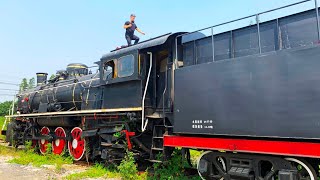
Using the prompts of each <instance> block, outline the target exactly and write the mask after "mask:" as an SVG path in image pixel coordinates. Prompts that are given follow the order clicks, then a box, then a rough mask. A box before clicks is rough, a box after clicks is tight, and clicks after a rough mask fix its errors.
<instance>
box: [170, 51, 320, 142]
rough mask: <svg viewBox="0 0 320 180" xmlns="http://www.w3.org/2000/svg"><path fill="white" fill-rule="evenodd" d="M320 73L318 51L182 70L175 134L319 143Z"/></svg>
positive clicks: (177, 77)
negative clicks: (287, 139)
mask: <svg viewBox="0 0 320 180" xmlns="http://www.w3.org/2000/svg"><path fill="white" fill-rule="evenodd" d="M319 69H320V47H319V46H316V47H308V48H302V49H294V50H283V51H277V52H273V53H269V54H263V55H257V56H247V57H242V58H236V59H234V60H226V61H219V62H214V63H206V64H200V65H195V66H190V67H185V68H180V69H178V70H176V73H175V106H174V107H175V110H174V113H175V124H174V131H175V132H176V133H192V134H210V135H232V136H234V135H235V136H254V137H258V136H259V137H290V138H315V139H319V137H320V133H319V127H320V121H319V119H320V111H319V109H318V108H319V107H320V95H319V93H318V92H319V91H320V71H319ZM199 120H201V122H200V121H199ZM207 120H211V121H212V123H210V122H211V121H209V122H207ZM205 121H206V123H205ZM199 125H200V126H199ZM209 126H212V128H210V127H209Z"/></svg>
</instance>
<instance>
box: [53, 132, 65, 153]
mask: <svg viewBox="0 0 320 180" xmlns="http://www.w3.org/2000/svg"><path fill="white" fill-rule="evenodd" d="M54 134H55V135H56V140H54V141H52V152H53V154H59V155H60V154H61V153H62V152H63V150H64V148H65V145H66V140H65V138H66V137H67V135H66V132H65V131H64V129H63V128H62V127H57V128H56V129H55V130H54Z"/></svg>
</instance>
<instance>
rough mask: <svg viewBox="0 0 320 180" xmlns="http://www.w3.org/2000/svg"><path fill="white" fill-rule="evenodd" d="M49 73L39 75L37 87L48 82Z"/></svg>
mask: <svg viewBox="0 0 320 180" xmlns="http://www.w3.org/2000/svg"><path fill="white" fill-rule="evenodd" d="M47 76H48V73H37V86H39V85H41V84H43V83H44V82H45V81H47Z"/></svg>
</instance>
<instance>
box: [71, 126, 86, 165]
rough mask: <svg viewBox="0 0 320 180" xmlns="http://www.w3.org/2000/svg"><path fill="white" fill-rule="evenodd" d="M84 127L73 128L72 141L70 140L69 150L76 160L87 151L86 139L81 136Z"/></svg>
mask: <svg viewBox="0 0 320 180" xmlns="http://www.w3.org/2000/svg"><path fill="white" fill-rule="evenodd" d="M81 135H82V129H81V128H79V127H75V128H73V129H72V130H71V141H68V150H69V153H70V155H71V156H72V157H73V159H74V160H76V161H78V160H80V159H81V158H82V157H83V155H84V152H85V140H84V139H82V138H81Z"/></svg>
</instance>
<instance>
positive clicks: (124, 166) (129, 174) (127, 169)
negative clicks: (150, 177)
mask: <svg viewBox="0 0 320 180" xmlns="http://www.w3.org/2000/svg"><path fill="white" fill-rule="evenodd" d="M117 169H118V171H119V173H120V175H121V177H122V178H123V179H126V180H139V179H146V176H147V173H144V174H141V175H139V174H138V170H137V165H136V162H135V160H134V155H133V153H132V152H130V151H128V152H127V154H126V156H125V157H124V159H123V160H122V161H121V163H120V165H119V166H118V167H117Z"/></svg>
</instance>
